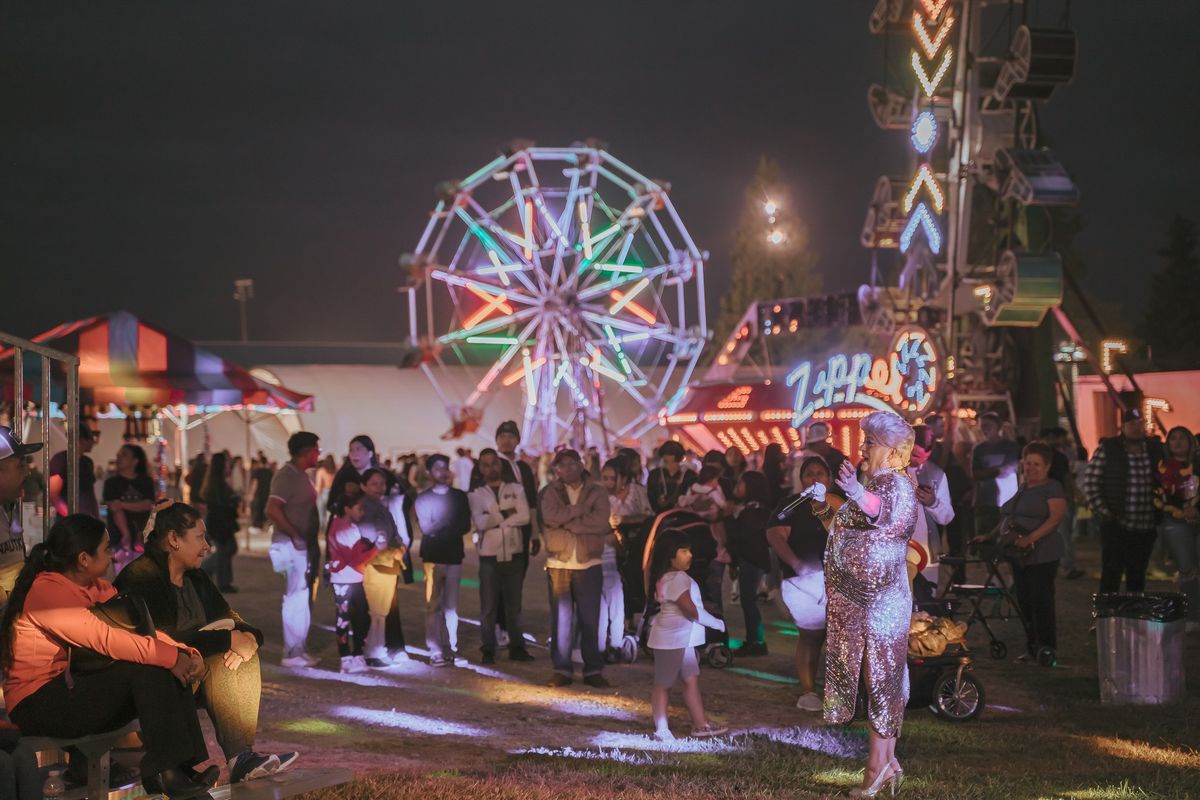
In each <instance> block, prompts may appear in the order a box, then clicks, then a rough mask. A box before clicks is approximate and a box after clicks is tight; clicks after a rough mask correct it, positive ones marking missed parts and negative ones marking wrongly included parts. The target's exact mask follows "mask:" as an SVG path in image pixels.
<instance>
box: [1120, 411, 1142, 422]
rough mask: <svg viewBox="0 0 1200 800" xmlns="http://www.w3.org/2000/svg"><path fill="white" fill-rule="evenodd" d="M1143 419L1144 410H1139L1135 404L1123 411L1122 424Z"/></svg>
mask: <svg viewBox="0 0 1200 800" xmlns="http://www.w3.org/2000/svg"><path fill="white" fill-rule="evenodd" d="M1141 421H1142V412H1141V411H1138V410H1137V409H1136V408H1134V407H1133V406H1130V407H1129V408H1127V409H1125V410H1124V411H1122V412H1121V424H1122V425H1124V424H1125V423H1126V422H1141Z"/></svg>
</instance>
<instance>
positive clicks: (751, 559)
mask: <svg viewBox="0 0 1200 800" xmlns="http://www.w3.org/2000/svg"><path fill="white" fill-rule="evenodd" d="M770 495H771V490H770V486H769V485H768V484H767V477H766V476H765V475H763V474H762V473H761V472H756V471H754V470H749V471H746V472H743V473H742V477H741V478H740V479H738V482H737V484H736V485H735V487H734V490H733V496H734V498H735V500H736V501H737V504H738V507H737V511H736V512H734V515H733V516H732V517H730V518H729V519H728V520H726V522H725V531H726V534H725V535H726V547H727V548H728V549H729V553H730V555H732V556H733V557H734V558H736V559H737V563H738V589H739V591H740V593H741V603H742V617H743V619H745V621H746V639H745V641H744V642H743V643H742V646H741V647H739V648H738V649H737V651H736V652H737V654H738V655H740V656H765V655H766V654H767V643H766V640H765V639H764V638H763V627H762V613H761V612H760V611H759V610H758V584H759V581H761V580H762V577H763V575H766V574H767V573H768V572H770V571H771V548H770V545H768V544H767V525H768V522H769V520H770V515H771V506H770Z"/></svg>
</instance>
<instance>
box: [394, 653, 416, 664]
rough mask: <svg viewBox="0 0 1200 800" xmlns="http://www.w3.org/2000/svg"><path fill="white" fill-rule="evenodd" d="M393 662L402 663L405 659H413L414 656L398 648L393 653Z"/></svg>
mask: <svg viewBox="0 0 1200 800" xmlns="http://www.w3.org/2000/svg"><path fill="white" fill-rule="evenodd" d="M391 659H392V663H393V664H400V663H402V662H404V661H412V658H411V657H410V656H409V655H408V653H407V652H405V651H404V650H397V651H396V652H394V653H392V654H391Z"/></svg>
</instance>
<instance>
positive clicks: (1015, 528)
mask: <svg viewBox="0 0 1200 800" xmlns="http://www.w3.org/2000/svg"><path fill="white" fill-rule="evenodd" d="M1024 491H1025V490H1024V489H1021V490H1020V491H1019V492H1017V495H1016V497H1014V498H1013V499H1012V500H1011V501H1010V502H1011V503H1012V508H1013V509H1014V510H1015V509H1016V507H1017V502H1018V501H1019V500H1020V499H1021V495H1022V494H1023V493H1024ZM1031 532H1032V531H1027V530H1025V529H1024V528H1022V527H1021V526H1020V525H1018V524H1017V523H1016V520H1015V519H1014V518H1013V514H1005V515H1004V519H1003V520H1002V521H1001V522H1000V535H999V536H998V537H997V538H996V545H997V546H998V547H999V548H1000V554H1001V555H1003V556H1004V557H1005V558H1024V557H1025V556H1027V555H1029V554H1030V553H1032V552H1033V545H1028V546H1027V547H1018V546H1017V540H1018V539H1020V538H1021V537H1023V536H1028V535H1029V534H1030V533H1031Z"/></svg>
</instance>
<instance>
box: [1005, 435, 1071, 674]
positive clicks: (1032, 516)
mask: <svg viewBox="0 0 1200 800" xmlns="http://www.w3.org/2000/svg"><path fill="white" fill-rule="evenodd" d="M1053 458H1054V452H1053V451H1052V450H1051V449H1050V447H1049V446H1048V445H1045V444H1042V443H1041V442H1031V443H1030V444H1027V445H1025V450H1024V451H1022V453H1021V471H1022V475H1023V479H1024V480H1023V482H1022V484H1021V488H1020V490H1018V491H1017V493H1016V495H1014V496H1013V497H1012V499H1010V500H1009V501H1008V502H1007V503H1005V504H1004V505H1003V506H1002V507H1001V509H1000V511H1001V514H1003V517H1004V523H1003V525H1002V526H1001V529H1002V530H1003V531H1006V532H1017V533H1019V534H1020V535H1019V537H1018V538H1017V539H1016V541H1015V542H1014V544H1015V546H1016V547H1017V549H1019V550H1021V551H1022V552H1023V554H1022V555H1021V556H1019V557H1017V558H1012V559H1010V561H1009V563H1010V564H1011V565H1012V571H1013V588H1014V589H1015V590H1016V595H1017V604H1018V605H1019V606H1020V612H1021V616H1022V618H1023V619H1024V620H1025V630H1026V632H1027V634H1028V641H1027V643H1026V653H1025V654H1024V655H1022V656H1019V657H1018V659H1017V660H1018V661H1027V660H1029V659H1031V658H1035V657H1037V656H1038V655H1039V654H1040V653H1041V651H1042V650H1043V649H1044V648H1049V649H1050V651H1051V653H1050V655H1049V656H1048V657H1046V658H1042V659H1039V660H1040V662H1041V663H1043V664H1047V665H1049V664H1051V663H1053V660H1054V657H1053V651H1054V649H1055V648H1056V647H1057V646H1058V638H1057V634H1056V630H1055V611H1054V578H1055V575H1056V573H1057V572H1058V561H1059V559H1060V558H1062V555H1063V541H1062V537H1061V536H1058V535H1057V531H1058V524H1059V522H1061V521H1062V518H1063V515H1065V514H1066V513H1067V495H1066V492H1065V491H1064V489H1063V487H1062V484H1061V483H1059V482H1058V481H1056V480H1054V479H1052V478H1051V477H1050V462H1051V461H1052V460H1053Z"/></svg>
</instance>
